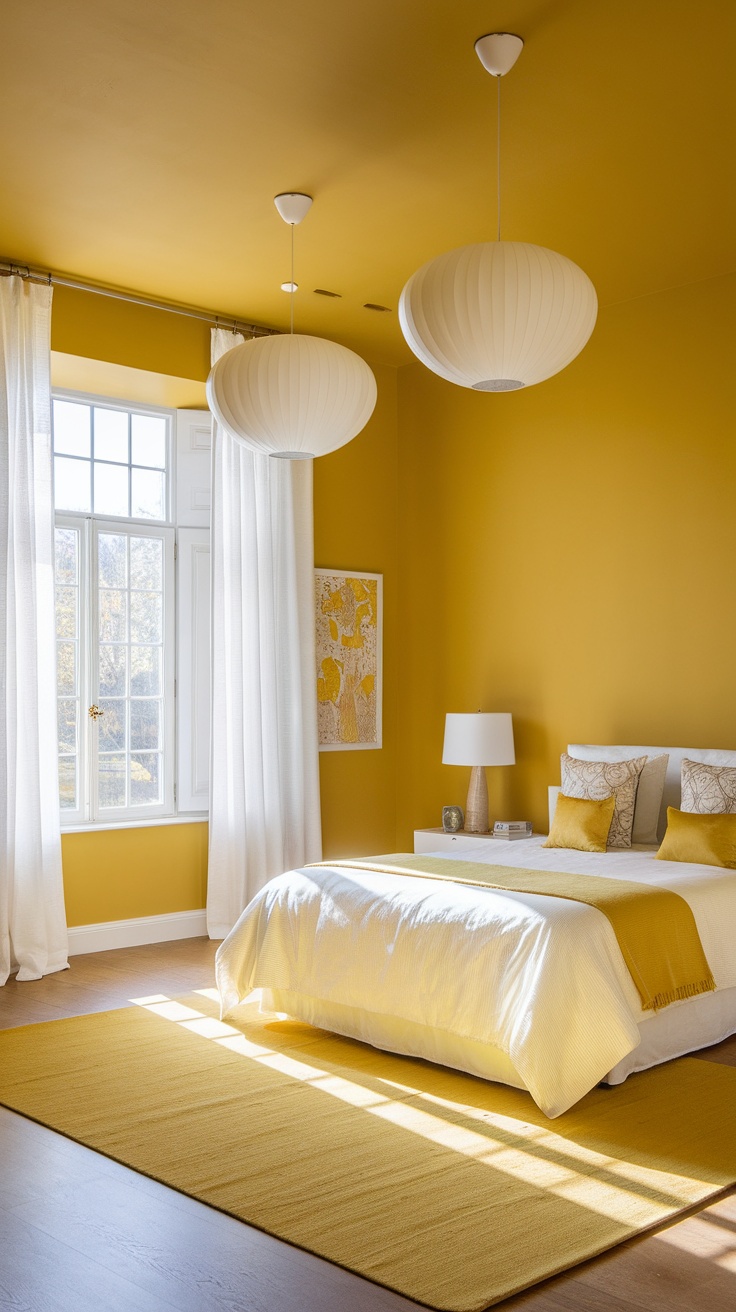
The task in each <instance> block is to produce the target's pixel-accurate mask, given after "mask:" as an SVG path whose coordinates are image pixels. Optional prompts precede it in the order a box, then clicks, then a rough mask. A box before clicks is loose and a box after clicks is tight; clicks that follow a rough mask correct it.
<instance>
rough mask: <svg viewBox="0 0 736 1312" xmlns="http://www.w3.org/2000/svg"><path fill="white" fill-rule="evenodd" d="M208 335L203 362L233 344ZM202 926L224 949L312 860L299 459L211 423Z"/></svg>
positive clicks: (310, 644)
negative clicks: (247, 911)
mask: <svg viewBox="0 0 736 1312" xmlns="http://www.w3.org/2000/svg"><path fill="white" fill-rule="evenodd" d="M242 340H243V339H242V337H239V336H237V335H235V334H233V333H232V332H228V331H226V330H224V329H221V328H215V329H213V333H212V360H213V362H214V361H215V360H218V359H219V358H220V356H221V355H223V354H224V353H225V351H227V350H230V348H231V347H233V346H235V345H236V344H237V343H238V342H240V341H242ZM212 452H213V454H212V544H211V546H212V626H213V627H212V689H213V693H212V763H211V764H212V768H211V773H210V780H211V782H210V842H209V872H208V888H207V928H208V932H209V934H210V937H211V938H223V937H224V936H225V934H227V933H228V932H229V930H230V929H231V928H232V926H233V925H234V924H235V921H236V920H237V919H238V916H239V915H240V913H241V911H242V910H243V908H244V907H245V906H246V905H247V904H248V902H249V901H250V900H251V898H252V897H253V896H254V894H255V893H256V892H257V891H258V889H259V888H262V887H263V885H264V884H265V883H266V882H267V881H268V880H269V879H271V878H272V877H273V876H274V875H279V874H282V873H283V872H284V871H285V870H291V869H293V868H294V867H295V866H300V865H303V864H304V863H305V862H306V861H318V860H319V858H320V856H321V854H322V839H321V824H320V811H319V760H318V752H317V702H316V679H315V654H314V544H313V518H312V462H311V460H278V459H276V460H275V459H272V458H271V457H270V456H262V455H258V454H256V453H255V452H252V451H250V450H248V448H247V447H245V446H243V444H242V443H240V442H236V441H235V440H234V439H233V438H232V437H230V435H229V434H228V433H226V432H224V431H223V430H222V429H221V428H220V427H219V426H218V425H216V424H215V425H214V434H213V442H212Z"/></svg>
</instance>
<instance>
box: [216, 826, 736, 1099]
mask: <svg viewBox="0 0 736 1312" xmlns="http://www.w3.org/2000/svg"><path fill="white" fill-rule="evenodd" d="M541 843H542V839H541V838H533V839H528V840H524V841H521V842H517V843H513V844H512V843H500V842H498V843H495V842H494V843H492V844H489V843H487V842H486V843H482V844H479V846H478V848H477V849H473V850H471V851H468V850H465V851H463V852H458V853H457V854H454V853H453V854H449V853H446V852H442V853H438V854H437V855H440V856H444V857H447V859H448V861H451V860H453V859H462V860H465V861H480V862H491V863H494V864H498V865H506V866H514V867H517V868H530V869H539V870H562V871H573V872H582V873H588V874H597V875H607V876H610V877H613V878H621V879H631V880H637V881H639V882H641V883H648V884H653V885H658V886H660V887H663V888H668V889H671V890H672V891H673V892H675V893H679V894H680V895H681V896H682V897H684V898H685V899H686V900H687V902H688V903H689V904H690V906H691V908H692V911H693V914H694V916H695V920H696V923H697V926H698V931H699V933H700V937H701V941H702V944H703V948H704V950H705V955H706V957H707V958H708V962H709V964H710V967H711V970H712V972H713V975H714V978H715V981H716V986H717V988H719V989H725V988H732V987H734V986H736V951H735V950H734V944H735V939H736V873H735V872H733V871H727V870H721V869H718V868H715V867H713V866H696V865H684V864H678V863H676V862H670V861H666V862H665V861H656V860H655V859H654V849H638V850H637V849H634V850H632V851H626V852H607V853H605V854H600V855H598V854H590V853H584V852H573V851H567V850H564V851H562V850H559V849H554V850H553V849H545V848H542V847H541ZM216 969H217V983H218V988H219V991H220V996H221V1000H222V1009H223V1015H226V1014H227V1012H228V1011H229V1010H231V1009H232V1008H233V1007H234V1006H236V1005H237V1004H238V1003H239V1002H241V1001H242V1000H243V999H244V998H245V997H246V996H247V995H248V994H249V993H250V992H251V991H252V990H253V989H255V988H264V989H269V990H276V991H284V990H286V991H290V992H294V993H300V994H306V995H309V996H310V997H312V998H318V999H323V1000H325V1001H326V1002H329V1003H337V1004H341V1005H344V1006H348V1007H358V1008H363V1009H365V1010H367V1011H370V1012H373V1013H378V1014H383V1015H387V1016H397V1017H400V1018H401V1019H403V1020H406V1021H411V1022H415V1023H418V1024H422V1025H427V1026H431V1027H433V1028H435V1029H437V1030H440V1031H446V1032H448V1033H450V1034H457V1035H460V1036H462V1037H463V1038H466V1039H471V1040H476V1041H478V1042H481V1043H486V1044H491V1045H493V1046H495V1047H496V1048H499V1049H501V1051H502V1052H504V1053H506V1054H507V1055H508V1057H509V1058H510V1060H511V1061H512V1062H513V1065H514V1067H515V1068H516V1070H517V1071H518V1073H519V1075H520V1076H521V1078H522V1079H523V1081H524V1084H525V1085H526V1087H527V1089H528V1090H529V1092H530V1093H531V1095H532V1097H533V1098H534V1100H535V1102H536V1103H537V1104H538V1106H539V1107H540V1108H541V1109H542V1111H543V1112H545V1114H546V1115H547V1116H550V1117H553V1116H558V1115H559V1114H560V1113H561V1112H563V1111H566V1110H567V1109H568V1108H569V1107H571V1106H572V1105H573V1104H574V1103H575V1102H577V1101H578V1099H579V1098H581V1097H583V1095H584V1094H585V1093H587V1092H588V1090H589V1089H591V1088H593V1087H594V1085H596V1084H597V1083H598V1082H599V1081H600V1080H601V1079H602V1078H603V1077H604V1076H605V1075H606V1073H607V1072H608V1071H610V1070H611V1069H612V1068H613V1067H614V1066H616V1064H617V1063H618V1062H619V1061H621V1059H622V1058H623V1057H625V1056H626V1055H627V1054H628V1053H630V1052H631V1051H632V1050H633V1049H634V1048H635V1047H636V1046H637V1045H638V1043H639V1040H640V1035H639V1029H638V1023H639V1021H641V1020H642V1019H643V1018H644V1016H645V1015H651V1013H644V1012H643V1011H642V1009H641V1004H640V1000H639V995H638V993H637V991H636V988H635V987H634V984H633V981H632V979H631V976H630V975H629V972H628V970H627V969H626V966H625V964H624V961H623V957H622V956H621V951H620V949H619V946H618V943H617V941H616V937H615V935H614V933H613V930H612V928H611V925H610V923H609V921H608V919H607V918H606V916H604V915H603V913H602V912H600V911H598V910H596V909H595V908H594V907H589V906H586V905H584V904H583V903H580V902H571V901H567V900H565V899H562V898H557V897H544V896H541V895H538V894H531V893H507V892H502V891H497V890H495V889H485V888H475V887H471V886H468V885H463V884H455V883H447V884H443V883H438V882H437V881H436V880H424V879H421V878H408V877H406V876H401V875H383V874H375V873H373V872H371V871H366V870H346V869H339V868H331V867H330V866H328V865H327V866H325V867H319V868H312V869H309V868H307V869H302V870H295V871H291V872H290V873H288V874H285V875H280V876H278V877H277V878H276V879H272V880H271V881H270V883H268V884H267V885H266V887H265V888H263V889H262V890H261V892H260V893H258V894H257V896H256V897H255V898H254V899H253V901H252V902H251V903H250V905H249V906H248V907H246V909H245V911H244V912H243V914H242V916H241V917H240V919H239V921H238V923H237V925H235V927H234V929H233V930H232V931H231V933H230V934H229V935H228V937H227V938H226V939H225V941H224V942H223V943H222V944H221V946H220V948H219V950H218V953H217V966H216ZM673 1005H674V1006H687V1005H688V1003H687V1002H685V1003H675V1004H673Z"/></svg>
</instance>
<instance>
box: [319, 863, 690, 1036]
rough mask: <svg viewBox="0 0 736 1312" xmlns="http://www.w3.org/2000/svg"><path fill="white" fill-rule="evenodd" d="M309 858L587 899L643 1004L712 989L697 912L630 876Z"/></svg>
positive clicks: (655, 1005) (653, 1006)
mask: <svg viewBox="0 0 736 1312" xmlns="http://www.w3.org/2000/svg"><path fill="white" fill-rule="evenodd" d="M313 864H315V865H321V866H337V867H338V868H339V869H347V870H376V871H378V872H379V873H381V874H388V875H411V876H413V877H414V878H421V879H441V880H445V881H450V882H451V883H456V884H474V885H476V886H477V887H479V888H497V889H502V890H505V891H507V892H510V893H541V894H543V895H544V896H546V897H563V898H567V899H568V900H569V901H572V902H585V903H587V905H588V906H591V907H596V908H597V910H598V911H602V912H603V914H604V916H607V917H608V920H609V921H610V923H611V926H612V928H613V932H614V934H615V935H616V938H617V940H618V945H619V947H620V949H621V952H622V955H623V958H624V961H625V962H626V965H627V967H628V969H629V971H630V973H631V978H632V979H633V981H634V983H635V985H636V987H637V989H638V992H639V996H640V998H641V1005H642V1007H643V1009H644V1010H645V1011H649V1010H652V1011H659V1010H660V1009H661V1008H662V1007H667V1006H669V1004H670V1003H671V1002H677V1001H678V1000H679V999H681V998H692V997H694V996H695V995H696V994H698V993H711V992H712V991H713V990H714V989H715V981H714V979H713V975H712V974H711V969H710V966H709V965H708V962H707V960H706V957H705V953H704V952H703V945H702V943H701V942H700V935H699V934H698V930H697V926H696V924H695V917H694V916H693V913H692V911H691V909H690V907H689V906H688V903H687V902H686V901H685V899H684V898H682V897H680V895H679V893H671V892H670V891H669V890H668V889H665V888H652V887H650V885H649V884H639V883H636V882H634V881H633V880H630V879H607V878H605V877H604V876H602V875H572V874H563V873H558V872H554V871H547V870H510V869H509V868H508V867H507V866H494V865H485V864H480V862H475V861H452V860H449V859H448V858H447V857H436V856H411V855H409V854H408V853H404V852H397V853H392V854H391V855H389V856H375V857H371V858H367V859H365V860H355V861H320V862H314V863H313Z"/></svg>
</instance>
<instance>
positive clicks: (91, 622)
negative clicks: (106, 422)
mask: <svg viewBox="0 0 736 1312" xmlns="http://www.w3.org/2000/svg"><path fill="white" fill-rule="evenodd" d="M52 398H55V399H58V400H62V401H66V400H69V401H78V402H82V403H84V404H87V405H90V406H95V405H97V406H101V407H103V408H105V409H108V410H122V411H125V412H126V413H130V412H131V411H133V412H134V413H136V414H150V415H156V416H161V417H163V418H166V419H167V449H166V507H165V508H166V512H167V518H166V520H153V519H137V518H136V519H134V518H128V517H127V516H126V517H123V518H114V517H111V516H101V515H100V516H96V515H94V514H90V513H89V512H80V513H77V512H73V511H64V510H59V511H56V512H55V523H56V524H57V525H58V526H59V527H65V528H75V529H78V530H79V532H80V552H79V595H80V612H79V616H78V622H79V676H78V677H79V683H80V717H79V718H80V722H79V726H78V727H79V736H78V745H77V746H78V753H77V797H78V800H79V801H80V806H79V807H77V808H75V809H72V808H67V807H60V808H59V815H60V822H61V827H62V829H69V828H75V829H76V828H80V827H82V826H84V827H89V828H90V829H95V828H118V827H124V826H125V824H126V823H127V822H132V823H138V824H140V823H141V822H142V821H143V822H145V821H151V822H154V823H155V822H156V821H158V820H161V819H174V818H176V782H175V781H176V760H177V741H176V719H177V707H176V691H177V689H176V666H177V651H176V611H175V607H176V579H175V559H176V528H175V522H174V521H175V497H174V489H175V487H176V467H175V441H174V433H175V419H176V412H175V411H173V410H170V409H167V408H165V407H163V406H152V405H148V404H146V403H138V402H137V401H124V400H121V399H119V398H117V399H115V398H112V397H107V396H99V395H96V394H92V393H86V392H75V391H70V390H68V389H66V388H54V389H53V392H52ZM92 465H93V460H92V458H91V457H90V466H92ZM100 532H115V533H123V534H126V535H128V536H134V537H145V536H149V537H160V538H162V539H163V542H164V552H163V556H164V586H163V606H164V613H163V639H164V641H163V669H162V678H163V687H164V689H165V696H164V713H163V724H162V736H163V793H162V801H161V802H160V803H154V804H149V805H142V806H127V807H105V808H104V809H100V808H99V805H98V797H97V788H98V772H97V740H98V736H99V734H98V731H97V728H96V725H95V723H94V721H93V720H92V719H91V718H90V717H89V714H88V708H89V706H92V705H94V704H95V702H96V701H97V699H98V696H99V662H98V651H97V647H98V636H97V635H98V610H97V588H96V584H95V586H94V587H93V585H92V580H93V579H96V564H97V537H98V534H99V533H100ZM85 603H86V605H87V614H86V618H85ZM87 696H88V698H89V700H88V701H86V700H85V698H86V697H87Z"/></svg>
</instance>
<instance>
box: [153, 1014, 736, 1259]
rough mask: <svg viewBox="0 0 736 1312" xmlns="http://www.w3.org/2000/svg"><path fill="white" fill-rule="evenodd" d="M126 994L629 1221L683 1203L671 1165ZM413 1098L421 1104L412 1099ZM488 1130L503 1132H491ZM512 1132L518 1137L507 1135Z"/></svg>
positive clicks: (253, 1057)
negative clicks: (663, 1167)
mask: <svg viewBox="0 0 736 1312" xmlns="http://www.w3.org/2000/svg"><path fill="white" fill-rule="evenodd" d="M195 992H196V993H197V994H198V995H199V996H201V997H204V998H207V999H208V1000H209V1001H211V1002H216V1001H218V1000H219V996H218V994H217V990H216V989H197V990H195ZM256 997H257V994H256ZM254 1000H255V999H254ZM130 1001H131V1002H133V1003H135V1005H137V1006H140V1007H143V1008H144V1009H145V1010H146V1011H150V1012H152V1013H153V1014H154V1015H156V1016H159V1017H160V1018H161V1019H162V1020H168V1021H173V1022H174V1023H175V1024H177V1025H179V1026H180V1027H181V1028H182V1029H186V1030H189V1032H190V1033H192V1034H195V1035H197V1036H198V1037H199V1038H205V1039H210V1040H212V1041H213V1042H215V1043H217V1044H218V1045H219V1046H220V1047H223V1048H227V1049H228V1051H230V1052H234V1053H238V1054H240V1055H241V1056H243V1057H247V1058H248V1059H249V1060H250V1061H254V1062H257V1063H259V1064H260V1065H262V1066H266V1067H268V1068H270V1069H271V1070H274V1071H278V1072H279V1073H280V1074H282V1075H286V1076H288V1077H289V1078H290V1079H294V1080H299V1081H301V1082H302V1083H307V1084H309V1085H310V1086H311V1087H312V1088H313V1089H318V1090H319V1091H320V1092H321V1093H325V1094H327V1095H328V1096H330V1097H332V1098H335V1099H337V1100H339V1101H340V1102H343V1103H347V1104H348V1105H349V1106H351V1107H358V1108H360V1109H361V1110H362V1111H365V1112H368V1113H369V1114H370V1115H372V1116H376V1117H378V1118H379V1119H381V1120H383V1121H386V1122H388V1123H390V1124H391V1125H394V1126H396V1127H397V1128H398V1129H402V1130H406V1131H408V1132H409V1133H411V1134H416V1135H419V1136H420V1137H421V1138H423V1139H426V1140H428V1141H429V1142H431V1143H435V1144H437V1145H438V1146H440V1147H443V1148H448V1149H450V1150H451V1151H453V1152H457V1153H462V1154H463V1155H464V1156H466V1157H472V1158H473V1159H474V1160H475V1161H477V1162H481V1163H485V1164H487V1165H489V1166H492V1167H493V1168H494V1169H496V1170H498V1171H502V1172H504V1173H505V1174H507V1175H510V1176H513V1177H515V1178H516V1179H519V1180H523V1181H525V1182H526V1183H528V1184H532V1185H534V1186H535V1187H536V1188H539V1189H544V1190H547V1191H548V1192H550V1193H553V1194H556V1195H558V1196H559V1197H561V1198H565V1199H567V1200H568V1201H569V1202H573V1203H576V1204H578V1205H579V1206H581V1207H585V1208H587V1209H588V1210H590V1211H593V1212H598V1213H600V1214H601V1215H603V1216H607V1217H609V1218H610V1219H612V1220H616V1221H622V1222H626V1223H631V1219H632V1212H631V1205H632V1200H634V1202H635V1204H636V1203H637V1202H638V1203H639V1205H640V1206H641V1208H642V1214H644V1212H645V1211H646V1215H647V1217H649V1218H651V1209H652V1205H654V1207H655V1208H658V1209H659V1211H660V1214H661V1216H662V1217H664V1216H666V1215H667V1214H668V1213H670V1212H671V1210H672V1204H673V1203H674V1204H675V1205H687V1202H688V1198H687V1196H686V1194H684V1192H683V1191H682V1189H681V1188H680V1189H678V1185H681V1182H680V1180H679V1179H678V1177H677V1176H676V1175H672V1174H669V1173H668V1172H664V1171H656V1170H653V1169H650V1168H647V1167H643V1166H637V1165H636V1164H634V1163H632V1162H621V1161H618V1160H617V1159H616V1158H613V1157H608V1156H606V1155H604V1154H601V1153H596V1152H594V1151H592V1150H591V1149H588V1148H585V1147H584V1146H583V1145H581V1144H578V1143H575V1142H574V1141H571V1140H570V1139H565V1138H564V1137H563V1136H562V1135H560V1134H556V1133H555V1132H554V1131H552V1130H549V1129H547V1128H545V1127H541V1126H536V1125H531V1124H528V1123H526V1122H524V1121H519V1120H515V1119H514V1118H513V1117H509V1116H502V1115H500V1114H498V1113H495V1112H493V1113H491V1112H488V1111H484V1110H481V1109H478V1108H473V1107H470V1106H468V1105H467V1104H466V1103H459V1102H453V1101H451V1100H449V1099H445V1098H440V1097H438V1096H437V1095H435V1094H432V1093H429V1092H425V1091H422V1090H420V1089H415V1088H414V1087H413V1086H411V1085H404V1084H398V1083H396V1082H394V1081H391V1080H385V1079H382V1078H381V1077H380V1076H371V1077H370V1078H371V1080H372V1082H374V1083H377V1084H381V1085H384V1086H385V1087H386V1089H387V1092H386V1093H385V1094H383V1093H379V1092H377V1091H376V1090H374V1089H370V1088H368V1087H366V1086H365V1085H364V1084H359V1083H355V1082H353V1081H352V1080H347V1079H345V1078H344V1077H343V1076H339V1075H333V1074H330V1073H329V1072H326V1071H324V1070H321V1069H320V1068H319V1067H316V1066H310V1065H309V1063H308V1062H305V1061H301V1060H299V1059H297V1058H295V1057H290V1056H288V1055H287V1054H285V1053H283V1052H278V1051H275V1050H274V1049H273V1048H269V1047H265V1046H263V1045H262V1044H257V1043H253V1042H252V1040H250V1039H248V1038H246V1036H245V1035H244V1034H243V1033H242V1031H241V1030H240V1029H238V1028H236V1027H235V1026H233V1025H228V1024H227V1023H226V1022H224V1021H220V1020H217V1019H216V1018H215V1017H212V1016H206V1015H205V1014H204V1013H203V1012H200V1011H197V1010H196V1009H195V1008H193V1007H189V1006H186V1005H185V1004H183V1003H180V1002H176V1001H174V1000H173V999H171V998H167V997H166V995H165V994H153V995H151V996H150V997H145V998H131V999H130ZM246 1001H247V999H246ZM284 1019H286V1018H285V1017H284ZM388 1090H393V1091H396V1092H401V1093H402V1094H404V1095H405V1096H404V1097H402V1098H393V1097H391V1095H390V1092H388ZM418 1102H421V1103H422V1104H423V1105H422V1106H417V1105H416V1104H417V1103H418ZM432 1107H434V1108H436V1110H437V1112H440V1111H441V1110H444V1111H445V1112H446V1113H449V1114H451V1115H455V1116H458V1117H460V1116H461V1117H462V1118H463V1119H464V1120H465V1121H468V1120H471V1121H472V1120H476V1121H478V1122H481V1123H482V1124H483V1127H484V1132H483V1133H480V1132H479V1131H477V1130H474V1129H472V1128H471V1127H470V1126H468V1125H458V1124H456V1123H454V1122H453V1121H451V1120H448V1119H446V1118H445V1117H443V1116H441V1115H438V1114H435V1113H434V1112H433V1111H432V1110H430V1109H431V1108H432ZM493 1130H495V1131H496V1133H497V1134H498V1135H499V1136H500V1137H494V1135H493V1133H492V1131H493ZM511 1139H513V1140H514V1141H515V1142H514V1143H510V1142H508V1141H505V1140H511ZM519 1140H523V1141H524V1146H523V1147H520V1146H519V1142H518V1141H519ZM575 1162H579V1163H580V1166H581V1167H583V1166H585V1167H586V1168H587V1170H586V1173H585V1174H581V1173H580V1172H579V1171H577V1170H576V1169H575V1165H574V1163H575ZM644 1200H645V1201H644ZM649 1224H651V1219H650V1220H649ZM660 1237H663V1236H660ZM673 1242H674V1241H673ZM715 1260H716V1261H718V1262H719V1263H720V1264H721V1265H729V1266H730V1263H731V1261H732V1260H733V1255H732V1254H728V1255H726V1256H725V1257H723V1256H722V1257H718V1258H715ZM733 1269H736V1268H733Z"/></svg>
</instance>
